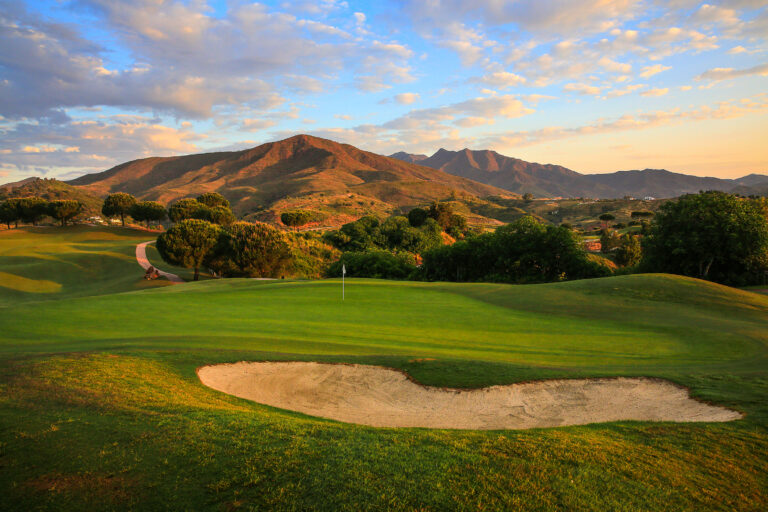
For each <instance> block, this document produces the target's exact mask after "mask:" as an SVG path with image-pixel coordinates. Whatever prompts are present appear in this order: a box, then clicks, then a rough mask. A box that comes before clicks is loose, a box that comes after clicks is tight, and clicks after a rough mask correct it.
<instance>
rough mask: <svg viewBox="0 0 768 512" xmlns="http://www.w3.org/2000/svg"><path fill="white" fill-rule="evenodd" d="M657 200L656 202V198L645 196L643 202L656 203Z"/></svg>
mask: <svg viewBox="0 0 768 512" xmlns="http://www.w3.org/2000/svg"><path fill="white" fill-rule="evenodd" d="M655 200H656V198H655V197H653V196H645V197H644V198H643V201H655Z"/></svg>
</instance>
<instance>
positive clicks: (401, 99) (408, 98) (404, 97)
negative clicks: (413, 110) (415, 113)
mask: <svg viewBox="0 0 768 512" xmlns="http://www.w3.org/2000/svg"><path fill="white" fill-rule="evenodd" d="M418 100H419V95H418V94H417V93H415V92H404V93H402V94H397V95H395V101H396V102H397V103H399V104H400V105H410V104H411V103H415V102H416V101H418Z"/></svg>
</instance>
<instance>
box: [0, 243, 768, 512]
mask: <svg viewBox="0 0 768 512" xmlns="http://www.w3.org/2000/svg"><path fill="white" fill-rule="evenodd" d="M116 232H118V231H116ZM38 236H40V237H43V236H47V233H39V234H38ZM39 243H42V241H39ZM3 247H4V246H3ZM105 251H107V252H111V250H109V249H105ZM110 257H111V256H105V258H110ZM0 261H2V260H0ZM47 261H51V262H53V263H52V264H54V265H55V264H57V263H56V261H57V260H56V259H49V260H47ZM42 268H43V267H38V271H37V274H35V276H34V278H35V279H47V280H51V277H50V275H49V274H47V273H46V272H42V271H41V269H42ZM3 270H4V271H8V270H7V268H6V267H3ZM27 277H29V278H32V277H30V276H27ZM340 291H341V290H340V282H338V281H334V280H329V281H315V282H271V283H263V282H255V281H250V280H226V281H208V282H201V283H187V284H183V285H176V286H173V287H166V288H161V289H155V290H142V291H133V292H130V293H120V294H112V295H100V296H93V297H80V298H72V297H69V298H66V296H64V297H65V298H66V300H48V301H39V302H34V303H33V302H26V303H19V302H16V301H13V300H9V299H8V298H7V297H8V294H11V293H17V292H16V291H13V290H10V291H9V290H8V289H7V288H0V298H2V299H4V300H2V302H0V304H5V306H4V307H0V326H2V331H0V496H3V500H2V503H3V506H2V507H0V508H3V507H4V508H8V509H11V510H30V509H36V510H84V509H85V510H95V509H109V510H113V509H126V510H127V509H143V510H147V509H148V510H161V509H162V510H167V509H176V510H192V509H194V510H201V509H203V510H238V509H242V510H259V509H270V508H274V509H283V510H313V509H315V510H381V509H393V510H449V509H450V510H469V509H472V510H515V509H523V510H765V509H766V508H767V507H768V460H767V457H766V453H768V428H766V427H768V400H767V399H766V398H768V372H766V368H768V365H766V363H767V362H768V361H766V355H767V352H768V351H767V350H766V344H767V343H768V296H765V295H761V294H757V293H752V292H749V291H741V290H736V289H733V288H728V287H724V286H719V285H714V284H711V283H706V282H702V281H698V280H694V279H687V278H679V277H673V276H665V275H644V276H622V277H615V278H606V279H600V280H587V281H574V282H567V283H558V284H550V285H528V286H510V285H498V284H455V283H451V284H448V283H403V282H387V281H374V280H356V279H350V280H348V281H347V300H346V301H345V302H343V303H342V302H341V300H340V298H341V297H340ZM41 319H42V320H41ZM238 360H317V361H347V362H358V363H366V364H380V365H385V366H391V367H395V368H400V369H403V370H405V371H407V372H408V373H409V374H410V375H411V376H412V377H414V378H415V379H416V380H418V381H420V382H423V383H425V384H430V385H437V386H452V387H481V386H486V385H491V384H506V383H511V382H519V381H524V380H532V379H540V378H552V377H571V376H572V377H583V376H611V375H647V376H656V377H662V378H667V379H670V380H672V381H674V382H677V383H680V384H683V385H686V386H688V387H689V388H691V390H692V393H693V394H694V395H695V396H697V397H699V398H700V399H704V400H708V401H712V402H716V403H718V404H722V405H727V406H730V407H733V408H735V409H738V410H740V411H743V412H745V413H746V417H745V418H744V419H743V420H739V421H735V422H729V423H712V424H707V423H686V424H675V423H649V422H617V423H610V424H599V425H588V426H578V427H565V428H555V429H538V430H528V431H492V432H473V431H446V430H426V429H377V428H370V427H362V426H356V425H349V424H343V423H337V422H333V421H329V420H323V419H318V418H311V417H307V416H304V415H301V414H298V413H292V412H287V411H282V410H278V409H274V408H270V407H266V406H261V405H259V404H255V403H252V402H248V401H245V400H241V399H237V398H235V397H232V396H228V395H225V394H222V393H218V392H215V391H213V390H211V389H209V388H206V387H204V386H202V385H201V384H200V383H199V381H198V379H197V378H196V375H195V369H196V368H197V367H199V366H201V365H204V364H211V363H216V362H233V361H238Z"/></svg>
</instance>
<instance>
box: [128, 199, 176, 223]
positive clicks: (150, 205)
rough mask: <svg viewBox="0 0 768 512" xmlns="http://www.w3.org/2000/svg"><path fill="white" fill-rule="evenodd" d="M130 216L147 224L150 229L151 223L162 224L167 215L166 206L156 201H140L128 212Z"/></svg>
mask: <svg viewBox="0 0 768 512" xmlns="http://www.w3.org/2000/svg"><path fill="white" fill-rule="evenodd" d="M128 214H129V215H130V216H131V217H133V219H134V220H135V221H137V222H146V224H147V227H149V223H150V222H160V221H161V220H163V219H164V218H165V217H166V216H167V215H168V212H167V211H166V210H165V206H163V205H162V204H160V203H158V202H155V201H140V202H138V203H136V204H134V205H133V206H131V208H130V210H128Z"/></svg>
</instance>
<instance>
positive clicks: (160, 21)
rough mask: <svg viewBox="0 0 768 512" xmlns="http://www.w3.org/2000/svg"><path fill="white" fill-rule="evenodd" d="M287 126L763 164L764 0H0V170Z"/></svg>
mask: <svg viewBox="0 0 768 512" xmlns="http://www.w3.org/2000/svg"><path fill="white" fill-rule="evenodd" d="M299 133H309V134H312V135H316V136H319V137H325V138H329V139H333V140H336V141H339V142H345V143H348V144H352V145H354V146H357V147H359V148H361V149H364V150H368V151H374V152H377V153H381V154H391V153H394V152H396V151H406V152H410V153H424V154H427V155H431V154H433V153H434V152H435V151H436V150H437V149H439V148H441V147H442V148H446V149H451V150H459V149H463V148H465V147H468V148H470V149H492V150H495V151H497V152H499V153H501V154H504V155H507V156H513V157H516V158H521V159H523V160H528V161H532V162H539V163H554V164H559V165H563V166H566V167H568V168H570V169H573V170H575V171H578V172H582V173H604V172H614V171H620V170H629V169H644V168H657V169H658V168H663V169H668V170H671V171H675V172H684V173H688V174H695V175H700V176H717V177H721V178H736V177H739V176H743V175H746V174H750V173H766V174H768V0H724V1H722V2H712V3H702V2H696V1H689V0H670V1H660V0H616V1H610V0H558V1H556V0H506V1H504V0H421V1H418V0H379V1H360V2H357V1H352V0H347V1H340V0H314V1H305V0H298V1H283V0H276V1H274V2H262V3H253V2H245V1H237V0H233V1H213V0H209V1H205V0H190V1H164V0H130V1H128V0H126V1H121V0H75V1H64V0H51V1H24V0H11V1H6V0H0V183H4V182H11V181H15V180H19V179H22V178H26V177H29V176H40V177H47V178H59V179H71V178H74V177H77V176H79V175H82V174H85V173H91V172H98V171H103V170H106V169H109V168H110V167H112V166H114V165H117V164H120V163H122V162H126V161H129V160H134V159H137V158H145V157H149V156H169V155H177V154H190V153H200V152H209V151H218V150H238V149H245V148H249V147H253V146H257V145H259V144H262V143H264V142H270V141H274V140H280V139H283V138H286V137H290V136H292V135H295V134H299Z"/></svg>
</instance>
